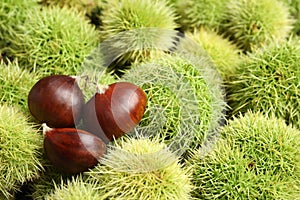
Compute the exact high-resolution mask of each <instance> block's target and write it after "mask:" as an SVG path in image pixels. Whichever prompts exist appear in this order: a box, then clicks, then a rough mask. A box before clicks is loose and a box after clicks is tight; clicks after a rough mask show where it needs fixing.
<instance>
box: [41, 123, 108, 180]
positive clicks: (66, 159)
mask: <svg viewBox="0 0 300 200" xmlns="http://www.w3.org/2000/svg"><path fill="white" fill-rule="evenodd" d="M43 133H44V149H45V153H46V156H47V158H48V159H49V161H50V162H51V163H52V164H53V166H54V167H55V168H57V170H59V171H60V172H62V173H64V174H77V173H81V172H84V171H87V170H88V169H90V168H93V167H94V166H95V165H97V164H98V162H99V160H100V159H101V158H102V157H103V155H104V154H105V152H106V144H105V143H104V142H103V141H102V140H101V139H100V138H99V137H97V136H95V135H94V134H91V133H89V132H87V131H84V130H80V129H76V128H50V127H48V126H47V125H46V124H45V123H44V124H43Z"/></svg>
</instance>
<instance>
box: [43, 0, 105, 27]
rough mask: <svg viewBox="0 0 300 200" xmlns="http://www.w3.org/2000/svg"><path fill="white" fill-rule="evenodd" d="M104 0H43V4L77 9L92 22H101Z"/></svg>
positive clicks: (95, 23) (97, 24) (96, 23)
mask: <svg viewBox="0 0 300 200" xmlns="http://www.w3.org/2000/svg"><path fill="white" fill-rule="evenodd" d="M103 1H104V0H41V1H40V2H39V3H40V4H42V5H43V6H59V7H68V8H72V9H76V10H77V11H79V12H80V13H82V14H83V16H85V17H86V18H87V19H88V20H90V21H91V23H92V24H94V25H96V26H99V25H100V24H101V21H100V15H101V7H102V6H101V4H103Z"/></svg>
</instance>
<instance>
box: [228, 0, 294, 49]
mask: <svg viewBox="0 0 300 200" xmlns="http://www.w3.org/2000/svg"><path fill="white" fill-rule="evenodd" d="M292 23H293V20H292V18H291V16H290V13H289V10H288V8H287V6H285V5H284V4H283V3H281V2H280V1H277V0H248V1H246V0H231V1H229V2H228V3H227V7H226V8H225V16H224V23H223V24H222V31H224V32H225V33H226V34H227V35H228V36H229V37H230V38H232V40H233V41H234V42H235V43H236V44H237V45H238V46H239V47H240V48H242V49H243V50H245V51H252V50H253V49H255V48H259V47H261V46H263V45H268V44H270V43H272V42H274V41H282V40H284V39H286V38H287V36H288V35H289V34H290V32H291V30H292Z"/></svg>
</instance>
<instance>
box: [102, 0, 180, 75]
mask: <svg viewBox="0 0 300 200" xmlns="http://www.w3.org/2000/svg"><path fill="white" fill-rule="evenodd" d="M102 13H103V15H102V18H101V19H102V23H103V25H102V27H101V33H102V40H103V41H104V44H106V43H107V44H108V47H110V48H111V47H114V50H113V51H114V52H110V53H111V54H116V57H115V58H116V59H117V61H116V62H117V65H121V66H122V65H124V64H125V63H126V62H139V61H143V60H144V59H145V58H149V52H150V51H151V50H161V51H163V50H166V51H167V50H168V49H169V48H172V47H173V46H174V38H175V37H176V36H177V35H176V34H177V32H175V31H173V30H174V29H175V28H177V27H178V25H177V24H176V23H175V20H176V16H175V13H174V10H173V9H172V8H171V7H170V6H169V5H168V4H167V2H165V1H159V0H113V1H107V3H106V4H104V5H103V12H102ZM123 69H124V68H123Z"/></svg>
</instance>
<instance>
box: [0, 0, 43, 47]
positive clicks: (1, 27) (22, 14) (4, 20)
mask: <svg viewBox="0 0 300 200" xmlns="http://www.w3.org/2000/svg"><path fill="white" fill-rule="evenodd" d="M32 7H38V3H37V0H2V1H1V4H0V48H4V47H7V46H8V45H9V41H7V38H8V37H11V36H13V35H14V34H15V31H16V27H17V26H18V25H20V24H23V23H24V21H25V18H26V16H27V14H28V10H30V9H32ZM0 51H1V50H0Z"/></svg>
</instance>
